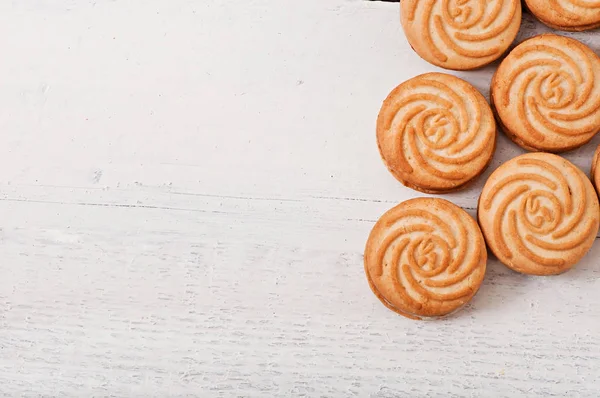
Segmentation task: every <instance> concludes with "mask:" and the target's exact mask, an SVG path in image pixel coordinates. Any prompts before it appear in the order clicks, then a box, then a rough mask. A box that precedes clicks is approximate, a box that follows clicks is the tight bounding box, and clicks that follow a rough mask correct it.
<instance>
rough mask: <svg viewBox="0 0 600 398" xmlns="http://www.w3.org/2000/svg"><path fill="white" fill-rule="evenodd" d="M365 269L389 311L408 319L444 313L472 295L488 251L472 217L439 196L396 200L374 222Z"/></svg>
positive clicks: (484, 266)
mask: <svg viewBox="0 0 600 398" xmlns="http://www.w3.org/2000/svg"><path fill="white" fill-rule="evenodd" d="M364 261H365V273H366V275H367V279H368V281H369V286H370V287H371V290H373V293H375V295H376V296H377V297H378V298H379V300H381V302H382V303H383V304H384V305H385V306H386V307H388V308H389V309H391V310H393V311H395V312H397V313H398V314H400V315H404V316H406V317H408V318H412V319H422V318H428V317H438V316H443V315H447V314H449V313H451V312H453V311H455V310H457V309H459V308H460V307H462V306H463V305H464V304H465V303H467V302H468V301H469V300H471V298H472V297H473V296H474V295H475V293H476V292H477V290H478V289H479V286H480V285H481V282H482V281H483V277H484V274H485V268H486V261H487V251H486V248H485V242H484V240H483V236H482V234H481V231H480V230H479V227H478V226H477V223H476V222H475V220H474V219H473V218H472V217H471V216H469V214H467V213H466V212H465V211H464V210H463V209H461V208H460V207H458V206H456V205H454V204H452V203H450V202H448V201H447V200H444V199H438V198H417V199H411V200H408V201H406V202H402V203H400V204H399V205H398V206H396V207H394V208H392V209H391V210H389V211H388V212H386V213H385V214H384V215H383V216H382V217H381V218H380V219H379V220H378V221H377V223H376V224H375V226H374V227H373V230H372V231H371V234H370V235H369V239H368V241H367V245H366V248H365V258H364Z"/></svg>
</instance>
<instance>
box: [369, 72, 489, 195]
mask: <svg viewBox="0 0 600 398" xmlns="http://www.w3.org/2000/svg"><path fill="white" fill-rule="evenodd" d="M495 140H496V126H495V122H494V116H493V113H492V111H491V108H490V106H489V105H488V103H487V102H486V100H485V98H483V96H482V95H481V94H480V93H479V92H478V91H477V90H476V89H475V88H474V87H473V86H471V85H470V84H468V83H467V82H465V81H463V80H461V79H459V78H456V77H454V76H450V75H446V74H442V73H428V74H424V75H420V76H417V77H415V78H413V79H411V80H408V81H406V82H404V83H402V84H401V85H400V86H398V87H396V89H394V90H393V91H392V92H391V93H390V95H389V96H388V97H387V99H386V100H385V101H384V103H383V106H382V108H381V111H380V113H379V118H378V121H377V143H378V146H379V150H380V153H381V156H382V158H383V160H384V162H385V164H386V166H387V167H388V169H389V170H390V171H391V172H392V174H393V175H394V176H395V177H396V178H397V179H398V180H399V181H401V182H402V183H404V184H405V185H407V186H409V187H412V188H414V189H418V190H420V191H423V192H434V193H435V192H448V191H452V190H455V189H458V188H460V187H462V186H463V185H465V184H466V183H468V182H469V181H471V180H472V179H473V178H475V177H477V176H478V175H479V174H480V173H481V172H482V171H483V170H484V169H485V167H486V166H487V165H488V163H489V161H490V160H491V158H492V155H493V152H494V146H495Z"/></svg>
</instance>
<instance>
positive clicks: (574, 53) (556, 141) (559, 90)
mask: <svg viewBox="0 0 600 398" xmlns="http://www.w3.org/2000/svg"><path fill="white" fill-rule="evenodd" d="M491 102H492V107H493V108H494V111H495V113H496V115H497V117H498V121H499V124H500V125H501V127H502V129H503V130H504V132H505V133H506V134H507V135H508V136H509V137H510V138H511V139H512V140H513V141H515V142H516V143H517V144H519V145H520V146H522V147H523V148H525V149H528V150H539V151H546V152H555V153H558V152H564V151H567V150H570V149H574V148H577V147H579V146H581V145H583V144H585V143H586V142H588V141H589V140H591V139H592V138H593V137H594V135H595V134H596V133H597V132H598V131H599V130H600V58H599V57H598V56H597V55H596V54H595V53H594V51H592V50H591V49H590V48H589V47H587V46H585V45H584V44H582V43H580V42H578V41H577V40H574V39H570V38H567V37H564V36H557V35H553V34H545V35H540V36H535V37H533V38H531V39H528V40H525V41H524V42H522V43H521V44H519V45H518V46H517V47H516V48H515V49H513V50H512V51H511V52H510V54H509V55H508V56H507V57H506V58H505V59H504V60H503V61H502V63H501V64H500V67H499V68H498V70H497V71H496V73H495V74H494V77H493V78H492V84H491Z"/></svg>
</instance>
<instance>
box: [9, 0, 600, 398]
mask: <svg viewBox="0 0 600 398" xmlns="http://www.w3.org/2000/svg"><path fill="white" fill-rule="evenodd" d="M397 8H398V5H397V4H388V3H379V2H365V1H359V0H330V1H322V0H303V1H287V0H286V1H279V2H274V1H267V0H252V1H247V2H244V3H243V4H242V3H240V2H238V1H229V0H218V1H217V0H210V1H202V2H200V1H192V0H171V1H160V0H131V1H127V2H124V1H110V0H96V1H89V0H88V1H68V0H53V1H38V0H21V1H18V2H16V1H12V2H9V1H5V2H0V33H1V37H3V40H2V41H1V43H2V44H1V48H2V50H3V57H2V58H3V61H2V62H0V76H2V79H1V81H2V89H1V90H0V105H1V106H0V126H1V130H2V134H0V140H1V141H0V144H1V148H2V157H1V158H0V162H1V166H2V167H0V259H1V260H2V261H0V275H1V277H0V395H3V396H10V397H13V396H28V397H35V396H69V397H71V396H73V397H74V396H119V397H121V396H122V397H126V396H127V397H150V396H152V397H154V396H155V397H166V396H172V397H179V396H201V397H207V396H216V397H238V396H239V397H273V396H309V397H313V396H314V397H318V396H326V397H346V396H360V397H366V396H370V397H419V396H431V397H438V396H439V397H442V396H443V397H481V396H492V395H493V396H495V397H512V396H532V397H533V396H539V397H547V396H579V397H595V396H597V395H598V385H599V384H598V383H599V382H600V373H599V371H598V369H599V367H600V366H599V365H600V344H599V343H598V340H599V339H598V337H599V333H600V323H599V321H598V319H600V307H599V306H598V305H597V304H596V303H597V301H598V299H599V298H600V293H599V292H600V290H599V287H600V282H599V281H600V279H599V278H600V273H599V266H598V260H597V258H598V256H599V255H600V246H599V245H596V246H595V247H594V248H593V249H592V252H591V253H590V254H589V255H588V256H587V257H586V259H585V260H584V261H583V262H582V263H581V264H579V265H577V266H576V267H575V268H574V269H573V270H572V271H570V272H568V273H566V274H564V275H561V276H558V277H552V278H535V277H527V276H523V275H519V274H516V273H514V272H512V271H510V270H508V269H507V268H505V267H504V266H502V265H501V264H499V263H498V262H497V261H496V260H491V261H490V262H489V264H488V273H487V275H486V278H485V281H484V285H483V286H482V289H481V291H480V292H479V293H478V294H477V296H476V297H475V299H474V300H473V301H472V303H471V304H469V305H468V306H467V307H466V309H465V310H463V311H461V312H459V313H458V314H456V315H454V316H453V317H451V318H449V319H446V320H442V321H436V322H413V321H410V320H406V319H403V318H402V317H399V316H396V315H394V314H392V313H391V312H390V311H388V310H387V309H385V308H384V307H383V306H382V305H381V304H380V303H379V302H378V301H377V299H376V298H375V297H374V296H373V295H372V293H371V292H370V290H369V288H368V286H367V283H366V280H365V277H364V275H363V266H362V253H363V247H364V243H365V241H366V238H367V236H368V233H369V230H370V229H371V227H372V225H373V223H374V221H375V220H376V219H377V218H378V217H379V216H380V215H381V214H382V213H383V212H384V211H385V210H387V209H388V208H390V207H392V206H393V205H394V204H396V203H398V202H399V201H401V200H404V199H408V198H411V197H416V196H419V195H420V194H418V193H416V192H414V191H411V190H409V189H407V188H404V187H403V186H401V185H400V184H399V183H397V182H396V181H395V180H394V178H393V177H392V176H391V175H390V174H389V173H388V172H387V171H386V169H385V167H384V166H383V164H382V162H381V160H380V159H379V155H378V153H377V148H376V145H375V119H376V116H377V112H378V110H379V107H380V104H381V101H382V100H383V99H384V98H385V96H386V94H387V93H388V92H389V90H390V89H391V88H393V87H395V86H396V85H397V84H398V83H399V82H401V81H403V80H405V79H407V78H409V77H412V76H414V75H416V74H419V73H423V72H427V71H436V70H438V69H437V68H434V67H431V66H430V65H428V64H427V63H425V62H424V61H422V60H420V59H419V57H418V56H416V55H415V54H414V53H413V52H412V51H411V49H410V47H409V46H408V44H407V43H406V41H405V39H404V37H403V35H402V33H401V29H400V23H399V21H398V10H397ZM542 31H549V29H548V28H545V27H543V26H541V25H539V24H538V23H537V22H535V21H534V20H533V19H532V18H531V17H529V16H526V17H525V21H524V25H523V29H522V33H521V35H520V37H521V39H522V38H524V37H528V36H531V35H533V34H534V33H535V32H542ZM570 36H572V37H576V38H579V39H582V40H584V41H586V42H587V43H588V44H590V45H592V47H593V48H595V49H596V50H597V49H598V47H599V46H600V38H598V36H597V34H596V33H594V32H588V33H580V34H570ZM493 68H494V66H492V67H489V68H486V69H483V70H479V71H476V72H471V73H457V75H459V76H461V77H463V78H465V79H466V80H468V81H470V82H471V83H472V84H474V85H475V86H476V87H478V88H479V89H480V90H481V91H482V92H483V93H484V94H485V95H486V96H487V95H488V91H489V90H488V84H489V80H490V77H491V73H492V72H493ZM599 142H600V141H599V140H598V139H595V140H594V141H593V142H592V143H590V144H588V145H586V146H584V147H583V148H581V149H579V150H577V151H573V152H571V153H569V154H567V157H568V158H569V159H570V160H572V161H574V162H575V163H576V164H577V165H578V166H580V167H582V168H583V169H584V170H585V171H586V172H587V170H588V167H589V164H590V162H591V157H592V153H593V150H594V148H595V147H596V145H597V144H598V143H599ZM522 152H523V151H522V150H521V149H519V148H517V147H516V146H515V145H514V144H512V143H511V142H510V141H509V140H508V139H507V138H506V137H504V136H503V135H500V136H499V143H498V150H497V152H496V155H495V158H494V161H493V164H492V167H491V168H490V170H488V171H487V172H486V174H485V175H484V176H483V177H482V178H479V179H478V180H477V183H476V184H474V185H473V186H472V187H470V188H469V189H468V190H466V191H464V192H461V193H457V194H451V195H447V196H445V197H446V198H449V199H450V200H452V201H454V202H455V203H457V204H459V205H461V206H463V207H465V208H467V209H468V210H469V211H470V212H471V214H473V212H474V209H475V206H476V200H477V196H478V194H479V191H480V189H481V187H482V185H483V182H484V181H485V177H486V176H487V175H489V173H490V172H491V171H492V170H493V169H494V168H495V167H497V166H498V165H499V164H500V163H501V162H502V161H503V160H506V159H509V158H511V157H513V156H515V155H516V154H519V153H522Z"/></svg>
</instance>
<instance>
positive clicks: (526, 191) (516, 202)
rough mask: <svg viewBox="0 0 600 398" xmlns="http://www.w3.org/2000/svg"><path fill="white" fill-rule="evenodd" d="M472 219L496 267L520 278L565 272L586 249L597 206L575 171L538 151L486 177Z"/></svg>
mask: <svg viewBox="0 0 600 398" xmlns="http://www.w3.org/2000/svg"><path fill="white" fill-rule="evenodd" d="M478 218H479V225H480V226H481V230H482V231H483V235H484V236H485V240H486V242H487V245H488V247H489V248H490V250H491V251H492V252H493V253H494V254H495V255H496V257H498V259H499V260H500V261H501V262H502V263H504V264H505V265H507V266H508V267H509V268H511V269H513V270H515V271H518V272H522V273H524V274H531V275H553V274H560V273H562V272H565V271H567V270H569V269H570V268H571V267H573V266H574V265H575V264H576V263H577V262H578V261H579V260H581V258H582V257H583V256H584V255H585V254H586V253H587V252H588V251H589V249H590V248H591V247H592V244H593V243H594V240H595V239H596V234H597V233H598V225H599V218H600V208H599V206H598V197H597V196H596V192H594V187H593V186H592V184H591V183H590V180H589V179H588V178H587V176H586V175H585V174H584V173H583V172H582V171H581V170H579V169H578V168H577V167H575V166H574V165H573V164H571V163H570V162H569V161H567V160H566V159H563V158H561V157H560V156H557V155H553V154H550V153H541V152H538V153H528V154H525V155H521V156H517V157H516V158H514V159H512V160H509V161H508V162H506V163H504V164H503V165H502V166H500V167H499V168H498V169H496V170H495V171H494V172H493V173H492V175H491V176H490V178H489V179H488V181H487V182H486V183H485V186H484V187H483V191H482V193H481V196H480V197H479V206H478Z"/></svg>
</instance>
